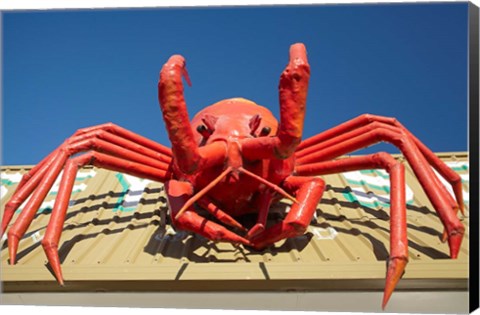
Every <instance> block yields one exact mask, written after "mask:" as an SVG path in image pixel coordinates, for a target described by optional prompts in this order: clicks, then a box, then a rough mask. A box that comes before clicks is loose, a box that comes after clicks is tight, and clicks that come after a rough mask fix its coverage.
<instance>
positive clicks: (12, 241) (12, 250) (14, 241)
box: [8, 234, 19, 265]
mask: <svg viewBox="0 0 480 315" xmlns="http://www.w3.org/2000/svg"><path fill="white" fill-rule="evenodd" d="M18 241H19V240H18V237H17V236H16V235H14V234H10V235H8V254H9V256H10V265H15V263H16V260H17V250H18Z"/></svg>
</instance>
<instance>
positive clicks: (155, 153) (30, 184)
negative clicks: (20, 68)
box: [0, 123, 171, 234]
mask: <svg viewBox="0 0 480 315" xmlns="http://www.w3.org/2000/svg"><path fill="white" fill-rule="evenodd" d="M94 138H97V139H103V140H105V141H106V142H109V143H111V144H116V145H117V146H121V147H123V148H126V149H129V150H131V151H134V152H137V153H139V154H143V155H146V156H148V157H151V158H153V159H156V160H158V161H159V163H157V165H158V167H161V168H163V169H166V168H168V163H170V162H171V151H170V149H168V148H167V147H165V146H163V145H161V144H159V143H156V142H155V141H152V140H150V139H148V138H145V137H143V136H140V135H138V134H135V133H133V132H131V131H129V130H126V129H124V128H122V127H119V126H117V125H115V124H112V123H107V124H103V125H98V126H93V127H88V128H83V129H79V130H77V131H76V132H75V133H74V134H73V136H71V137H70V138H68V139H67V140H66V141H65V142H64V144H63V145H62V146H66V145H70V146H75V145H78V143H79V142H82V141H83V142H85V141H92V139H94ZM97 141H98V140H97ZM62 146H60V147H59V148H57V149H56V150H54V151H53V152H52V153H50V154H49V155H48V156H47V157H46V158H44V159H43V160H42V161H41V162H40V163H39V164H37V165H36V166H35V167H34V168H32V169H31V170H30V171H29V172H28V173H27V174H25V175H24V176H23V177H22V180H21V182H20V183H19V184H18V186H17V188H16V191H15V193H14V194H13V196H12V197H11V198H10V200H9V201H8V203H7V204H6V205H5V210H4V214H3V218H2V227H1V230H0V231H1V233H2V234H3V232H5V231H6V229H7V226H8V224H9V223H10V220H11V219H12V217H13V214H14V213H15V211H16V210H17V209H18V207H20V205H21V204H22V203H23V202H24V201H25V200H26V199H27V198H28V197H29V196H30V195H31V194H32V192H33V190H34V189H35V188H36V187H37V186H38V184H39V183H40V181H41V180H42V179H43V177H44V175H45V174H46V172H47V170H48V169H49V168H50V166H51V165H52V163H53V162H54V161H55V160H56V159H57V158H58V156H59V151H60V148H61V147H62Z"/></svg>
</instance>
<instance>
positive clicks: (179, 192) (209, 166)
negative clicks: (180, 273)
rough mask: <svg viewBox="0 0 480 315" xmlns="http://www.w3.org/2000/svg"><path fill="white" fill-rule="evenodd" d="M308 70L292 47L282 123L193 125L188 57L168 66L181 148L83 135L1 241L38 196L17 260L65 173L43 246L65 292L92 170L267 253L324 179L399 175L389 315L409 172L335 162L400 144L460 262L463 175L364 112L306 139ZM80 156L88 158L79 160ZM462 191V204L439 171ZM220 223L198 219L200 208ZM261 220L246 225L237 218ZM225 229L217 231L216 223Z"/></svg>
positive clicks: (253, 110)
mask: <svg viewBox="0 0 480 315" xmlns="http://www.w3.org/2000/svg"><path fill="white" fill-rule="evenodd" d="M309 76H310V67H309V64H308V61H307V54H306V49H305V46H304V45H303V44H300V43H298V44H294V45H292V46H291V48H290V60H289V63H288V65H287V66H286V68H285V70H284V72H283V73H282V75H281V77H280V84H279V99H280V122H278V121H277V120H276V119H275V117H274V116H273V115H272V113H271V112H270V111H269V110H268V109H266V108H265V107H262V106H260V105H257V104H255V103H254V102H252V101H249V100H246V99H243V98H234V99H227V100H222V101H220V102H218V103H215V104H213V105H211V106H208V107H206V108H205V109H203V110H202V111H200V112H199V113H198V114H197V115H196V116H195V117H194V118H193V119H192V121H190V120H189V116H188V113H187V108H186V104H185V100H184V96H183V85H182V77H184V78H185V80H186V81H187V82H188V84H189V85H190V81H189V78H188V74H187V71H186V67H185V60H184V58H183V57H182V56H180V55H174V56H172V57H171V58H170V59H169V60H168V62H167V63H166V64H165V65H164V66H163V68H162V70H161V72H160V79H159V83H158V97H159V102H160V107H161V110H162V113H163V118H164V121H165V124H166V128H167V132H168V135H169V138H170V141H171V144H172V149H171V150H170V149H169V148H167V147H165V146H163V145H161V144H158V143H156V142H153V141H151V140H149V139H146V138H144V137H142V136H140V135H137V134H135V133H133V132H131V131H128V130H125V129H123V128H121V127H119V126H116V125H114V124H111V123H108V124H104V125H99V126H95V127H90V128H85V129H80V130H78V131H77V132H76V133H75V134H74V135H73V136H72V137H70V138H68V139H67V140H66V141H65V142H64V143H63V144H62V145H61V146H60V147H58V148H57V149H56V150H55V151H53V152H52V153H51V154H50V155H49V156H47V157H46V158H45V159H44V160H43V161H41V162H40V163H39V164H38V165H37V166H35V167H34V168H32V169H31V170H30V171H29V172H28V173H27V174H25V175H24V177H23V178H22V181H21V182H20V184H19V185H18V188H17V190H16V192H15V194H14V195H13V196H12V198H11V199H10V201H9V202H8V203H7V204H6V206H5V212H4V216H3V221H2V227H1V228H2V233H3V231H6V229H7V227H8V225H9V222H10V221H11V219H12V216H13V214H14V212H15V211H16V209H18V207H19V206H20V205H21V204H22V203H23V202H24V201H25V200H26V199H27V198H28V197H29V196H30V195H31V198H30V199H29V201H28V202H27V204H26V205H25V207H24V209H23V211H22V212H21V213H20V214H19V216H18V218H17V219H16V221H15V222H14V224H13V225H12V226H11V227H10V229H9V231H8V247H9V255H10V263H11V264H15V259H16V252H17V248H18V243H19V240H20V239H21V238H22V237H23V235H24V234H25V232H26V231H27V229H28V227H29V225H30V223H31V222H32V220H33V218H34V216H35V213H36V212H37V209H38V208H39V206H40V204H41V203H42V201H43V200H44V198H45V196H46V195H47V193H48V192H49V190H50V188H51V186H52V184H53V183H54V181H55V179H56V178H57V176H59V173H60V172H61V171H62V169H63V170H64V172H63V176H62V179H61V183H60V188H59V191H58V196H57V198H56V202H55V205H54V208H53V210H52V213H51V218H50V221H49V223H48V226H47V230H46V233H45V236H44V238H43V240H42V246H43V248H44V250H45V253H46V256H47V258H48V261H49V263H50V265H51V267H52V269H53V271H54V273H55V276H56V278H57V280H58V282H59V283H60V284H63V276H62V272H61V267H60V260H59V256H58V244H59V240H60V235H61V232H62V228H63V224H64V220H65V215H66V211H67V208H68V203H69V198H70V194H71V191H72V186H73V183H74V180H75V176H76V172H77V170H78V169H79V168H81V167H82V166H84V165H88V164H91V165H94V166H96V167H101V168H105V169H110V170H115V171H119V172H124V173H128V174H131V175H135V176H138V177H143V178H148V179H152V180H155V181H159V182H162V183H164V184H165V191H166V194H167V200H168V205H169V208H170V214H171V220H172V223H173V224H174V226H176V227H177V228H178V229H184V230H188V231H192V232H194V233H198V234H200V235H202V236H204V237H206V238H208V239H210V240H213V241H219V242H232V243H237V244H238V243H240V244H243V245H245V246H249V247H253V248H255V249H257V250H261V249H263V248H265V247H267V246H269V245H271V244H273V243H275V242H277V241H279V240H282V239H285V238H290V237H295V236H298V235H302V234H303V233H304V232H305V230H306V229H307V227H308V225H309V223H310V221H311V219H312V217H313V215H314V213H315V210H316V208H317V205H318V203H319V201H320V199H321V197H322V194H323V191H324V181H323V180H322V179H321V178H320V177H317V176H318V175H324V174H332V173H338V172H345V171H351V170H361V169H372V168H382V169H385V170H386V171H387V172H388V173H389V174H390V182H391V209H390V213H391V215H390V221H391V223H390V233H391V236H390V258H389V260H388V267H387V276H386V284H385V290H384V297H383V303H382V307H383V308H384V307H385V305H386V303H387V301H388V300H389V298H390V296H391V294H392V292H393V290H394V288H395V286H396V284H397V282H398V281H399V279H400V278H401V276H402V274H403V271H404V268H405V266H406V264H407V261H408V248H407V244H408V240H407V233H406V202H405V182H404V166H403V164H402V163H401V162H399V161H397V160H395V159H394V158H393V157H392V156H391V155H390V154H388V153H384V152H382V153H376V154H371V155H366V156H358V157H348V158H342V159H336V158H337V157H340V156H342V155H345V154H347V153H349V152H352V151H355V150H358V149H361V148H364V147H366V146H369V145H372V144H375V143H377V142H380V141H385V142H389V143H391V144H393V145H394V146H396V147H398V148H399V149H400V151H401V152H402V153H403V155H404V156H405V158H406V160H407V161H408V162H409V164H410V165H411V167H412V169H413V171H414V173H415V175H416V176H417V178H418V180H419V182H420V184H421V185H422V187H423V189H424V191H425V193H426V194H427V196H428V198H429V200H430V201H431V203H432V205H433V206H434V208H435V210H436V212H437V214H438V216H439V218H440V220H441V221H442V223H443V225H444V227H445V232H444V235H443V238H444V241H446V240H447V239H448V244H449V247H450V256H451V257H452V258H456V257H457V254H458V252H459V248H460V244H461V241H462V237H463V234H464V227H463V225H462V224H461V222H460V221H459V219H458V218H457V212H458V210H461V211H462V212H463V199H462V186H461V179H460V177H459V176H458V175H457V174H456V173H455V172H453V171H452V170H451V169H450V168H449V167H447V166H446V165H445V164H444V163H443V162H442V161H441V160H440V159H438V158H437V157H436V155H435V154H433V153H432V152H431V151H430V150H429V149H428V148H427V147H426V146H425V145H424V144H422V142H420V141H419V140H418V139H417V138H416V137H415V136H413V135H412V134H411V133H410V132H409V131H408V130H407V129H405V128H404V127H403V126H402V125H401V124H400V123H399V122H398V121H397V120H395V119H394V118H388V117H381V116H374V115H369V114H365V115H362V116H359V117H357V118H355V119H352V120H350V121H348V122H346V123H343V124H341V125H339V126H336V127H334V128H332V129H329V130H327V131H324V132H322V133H319V134H317V135H315V136H313V137H311V138H309V139H306V140H304V141H302V129H303V121H304V116H305V105H306V98H307V88H308V81H309ZM79 152H86V153H85V154H83V155H78V154H77V153H79ZM432 167H433V168H434V169H436V170H437V171H438V172H439V173H440V174H441V175H442V176H443V177H444V178H445V179H446V180H447V181H448V182H449V183H450V184H451V185H452V187H453V191H454V193H455V199H456V200H455V199H454V198H453V197H452V196H451V195H450V194H449V193H448V191H447V190H446V188H445V187H444V186H443V184H442V183H441V182H440V180H439V179H438V178H437V176H436V175H435V174H434V172H433V170H432ZM282 198H288V199H290V200H292V202H293V203H292V207H291V209H290V211H289V213H288V214H287V215H286V217H285V218H284V219H283V221H281V222H280V223H277V224H275V225H273V226H267V222H266V221H267V215H268V212H269V208H270V206H271V204H272V203H274V202H277V201H279V200H280V199H282ZM195 206H196V207H200V208H203V209H204V210H206V211H208V212H209V213H210V214H211V216H212V217H213V218H214V219H213V220H211V219H207V218H205V217H202V216H200V215H199V214H198V213H197V211H196V207H195ZM252 212H253V213H257V214H258V215H257V219H256V223H255V224H253V226H250V227H248V228H246V227H244V226H242V225H241V224H240V223H239V222H238V220H237V219H236V217H239V216H242V215H244V214H247V213H252ZM215 221H216V222H215Z"/></svg>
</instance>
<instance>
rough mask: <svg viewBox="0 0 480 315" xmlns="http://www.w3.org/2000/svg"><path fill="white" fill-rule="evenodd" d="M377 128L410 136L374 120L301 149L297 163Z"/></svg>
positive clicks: (441, 185) (454, 207)
mask: <svg viewBox="0 0 480 315" xmlns="http://www.w3.org/2000/svg"><path fill="white" fill-rule="evenodd" d="M377 129H385V130H391V131H392V132H395V133H399V134H404V135H405V136H408V135H406V134H405V133H404V131H403V130H401V129H399V128H398V127H395V126H392V125H388V124H386V123H384V122H380V121H373V122H372V123H369V124H366V125H364V126H360V127H358V128H357V129H353V130H351V131H348V132H345V133H343V134H340V135H338V136H336V137H333V138H330V139H323V141H321V142H319V143H317V144H315V145H312V146H311V147H306V148H303V149H302V150H301V151H298V152H297V153H296V154H295V157H296V158H297V163H298V164H299V165H301V164H305V163H309V162H310V161H315V160H316V159H317V157H318V154H317V153H315V152H320V153H319V154H320V156H321V154H322V150H323V149H326V148H328V147H331V146H333V145H336V144H341V143H342V142H346V141H348V140H350V139H353V138H355V137H358V136H361V135H363V134H365V133H368V132H370V131H375V130H377ZM430 153H431V152H430ZM432 154H433V153H432ZM439 161H440V160H439ZM440 163H442V164H443V165H444V166H445V167H447V166H446V165H445V163H443V162H442V161H440ZM447 168H448V167H447ZM448 169H449V170H450V171H451V172H453V171H452V170H451V169H450V168H448ZM454 173H455V172H454ZM455 174H456V173H455ZM456 175H457V177H458V178H459V179H460V176H459V175H458V174H456ZM432 180H433V181H435V182H436V184H435V185H437V186H438V187H441V189H444V187H443V184H442V183H441V182H440V180H439V179H438V178H437V176H434V177H433V179H432ZM460 186H461V183H460ZM460 188H461V187H460ZM445 196H446V198H447V199H448V201H449V203H450V206H451V207H452V209H454V210H455V212H456V211H457V210H458V208H459V205H458V204H457V202H456V201H455V200H454V199H453V197H452V196H451V195H450V194H449V193H448V192H446V193H445ZM462 204H463V199H462Z"/></svg>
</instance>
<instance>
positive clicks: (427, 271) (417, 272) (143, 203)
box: [1, 152, 469, 292]
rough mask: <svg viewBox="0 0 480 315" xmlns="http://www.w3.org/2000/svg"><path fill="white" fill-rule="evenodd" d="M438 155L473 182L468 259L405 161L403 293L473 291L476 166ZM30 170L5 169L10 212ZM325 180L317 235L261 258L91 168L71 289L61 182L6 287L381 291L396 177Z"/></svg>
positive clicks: (157, 189)
mask: <svg viewBox="0 0 480 315" xmlns="http://www.w3.org/2000/svg"><path fill="white" fill-rule="evenodd" d="M438 155H439V156H440V157H441V158H442V159H443V160H444V161H445V162H446V163H447V164H448V165H449V166H450V167H451V168H453V169H454V170H455V171H457V172H458V173H459V174H460V175H461V176H462V180H463V186H464V199H465V202H466V216H465V217H462V216H460V218H461V221H462V223H463V224H464V225H465V227H466V235H465V238H464V241H463V244H462V248H461V250H460V254H459V257H458V259H456V260H450V259H449V258H448V253H449V250H448V245H447V244H445V243H442V242H441V241H440V236H441V234H442V232H443V226H442V225H441V223H440V221H439V219H438V217H437V215H436V213H435V211H434V210H433V208H432V206H431V204H430V202H429V201H428V199H427V198H426V196H425V194H424V193H423V191H422V189H421V187H420V185H419V184H418V182H417V181H416V180H415V178H414V176H413V173H412V171H411V169H410V168H409V167H408V166H407V164H406V163H405V165H406V166H407V175H406V179H407V185H408V187H407V220H408V222H407V223H408V239H409V259H410V262H409V264H408V265H407V268H406V272H405V275H404V278H403V279H402V281H400V283H399V286H398V289H400V290H401V289H426V288H428V289H466V288H467V281H468V259H469V258H468V255H469V250H468V248H469V230H468V225H469V219H468V211H469V207H468V206H469V204H468V200H469V198H468V196H469V195H468V191H469V178H468V165H469V164H468V156H467V154H466V153H462V152H460V153H443V154H438ZM400 158H401V157H400ZM28 169H29V167H27V166H4V167H2V169H1V180H2V186H1V202H2V208H1V209H2V211H3V206H4V204H5V202H6V201H7V200H8V199H9V197H10V196H11V194H12V193H13V191H14V190H15V187H16V184H17V183H18V181H19V180H20V178H21V175H22V174H23V173H24V172H25V171H26V170H28ZM324 179H325V180H326V182H327V185H328V186H327V188H326V191H325V193H324V196H323V198H322V202H321V203H320V204H319V206H318V208H317V215H316V218H314V219H313V220H312V222H311V225H310V227H309V228H308V231H307V233H306V234H305V235H303V236H301V237H296V238H293V239H288V240H286V241H281V242H278V243H277V244H276V245H275V246H274V247H272V248H269V249H267V250H264V251H261V252H260V251H254V250H249V249H248V248H244V247H243V246H234V245H232V244H227V243H213V242H211V241H209V240H207V239H205V238H203V237H201V236H198V235H194V234H191V233H187V232H184V231H175V229H174V228H173V227H171V226H170V224H169V219H168V215H167V207H166V203H165V201H166V199H165V194H164V190H163V185H162V184H160V183H156V182H153V181H149V180H144V179H139V178H136V177H133V176H129V175H125V174H121V173H116V172H111V171H106V170H102V169H97V168H91V167H89V168H84V169H82V170H81V171H80V172H79V174H78V176H77V179H76V181H75V187H74V192H73V193H72V196H71V202H70V208H69V210H68V213H67V218H66V223H65V225H64V231H63V234H62V238H61V243H60V247H59V254H60V259H61V261H62V268H63V274H64V278H65V287H60V286H58V285H57V284H56V282H55V278H54V276H53V275H52V273H51V272H50V271H49V269H48V266H46V257H45V255H44V253H43V250H42V247H41V245H40V241H41V239H42V236H43V234H44V233H45V228H46V225H47V223H48V219H49V211H51V208H52V206H53V200H54V199H55V195H56V191H57V189H58V183H57V184H55V185H54V187H53V188H52V190H51V191H50V193H49V195H48V196H47V198H46V200H45V202H44V203H43V204H42V206H41V209H40V210H39V212H38V214H37V215H36V217H35V219H34V221H33V223H32V225H31V227H30V228H29V230H28V232H27V234H26V235H25V237H24V238H23V239H22V240H21V241H20V246H19V251H18V263H17V264H16V265H15V266H10V265H9V264H8V250H7V248H6V244H5V243H6V242H4V244H3V247H2V251H1V260H2V262H1V267H2V268H1V277H2V281H3V285H4V288H3V289H4V290H5V291H6V292H19V291H23V292H25V291H92V290H105V291H119V290H120V291H121V290H128V291H132V290H136V291H156V290H158V291H163V290H167V291H168V290H178V291H192V290H235V291H238V290H338V289H347V290H355V289H362V290H364V289H382V288H383V285H384V277H385V260H386V259H387V257H388V251H389V220H388V218H389V210H388V201H389V197H388V196H389V182H388V175H387V174H386V173H385V172H383V171H381V170H372V171H359V172H348V173H343V174H337V175H329V176H324ZM286 209H288V202H285V203H282V204H279V205H277V206H275V208H274V209H273V211H272V213H271V214H270V216H269V220H270V221H271V222H272V221H276V220H279V219H281V213H282V212H283V211H285V210H286ZM16 216H17V214H16V215H15V217H16ZM15 217H14V219H13V220H15ZM12 222H13V221H12Z"/></svg>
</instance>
